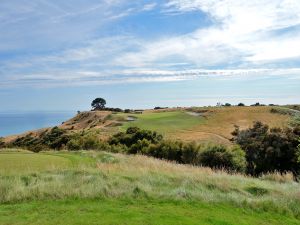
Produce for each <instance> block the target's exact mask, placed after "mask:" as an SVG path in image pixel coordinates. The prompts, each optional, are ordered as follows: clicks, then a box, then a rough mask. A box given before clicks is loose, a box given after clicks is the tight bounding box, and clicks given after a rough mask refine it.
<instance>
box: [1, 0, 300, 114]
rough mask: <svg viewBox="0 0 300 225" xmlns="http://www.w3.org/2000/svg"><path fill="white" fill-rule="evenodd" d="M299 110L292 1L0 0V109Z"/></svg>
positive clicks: (296, 14) (298, 49) (298, 16)
mask: <svg viewBox="0 0 300 225" xmlns="http://www.w3.org/2000/svg"><path fill="white" fill-rule="evenodd" d="M96 97H103V98H105V99H106V100H107V103H108V106H110V107H121V108H153V107H155V106H169V107H172V106H202V105H216V103H217V102H221V103H226V102H229V103H232V104H237V103H239V102H244V103H246V104H253V103H256V102H261V103H264V104H269V103H273V104H293V103H300V101H299V100H300V1H299V0H251V1H249V0H165V1H163V0H153V1H150V0H137V1H128V0H64V1H61V0H31V1H27V0H1V1H0V111H10V110H14V111H35V110H54V111H55V110H56V111H57V110H87V109H89V108H90V103H91V101H92V100H93V99H94V98H96Z"/></svg>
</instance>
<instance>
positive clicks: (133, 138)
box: [108, 127, 163, 148]
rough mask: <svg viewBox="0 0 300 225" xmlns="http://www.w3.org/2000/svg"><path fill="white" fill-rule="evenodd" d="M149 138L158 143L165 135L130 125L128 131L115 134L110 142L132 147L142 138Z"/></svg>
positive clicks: (148, 139)
mask: <svg viewBox="0 0 300 225" xmlns="http://www.w3.org/2000/svg"><path fill="white" fill-rule="evenodd" d="M143 139H145V140H147V141H149V142H150V143H152V144H156V143H158V142H160V141H161V140H162V139H163V137H162V135H160V134H157V133H156V132H153V131H149V130H141V129H139V128H137V127H129V128H128V129H127V131H126V133H124V132H119V133H117V134H115V135H113V136H112V137H111V138H110V139H109V141H108V143H109V144H110V145H118V144H122V145H126V146H127V147H128V148H130V147H131V146H132V145H134V144H136V143H138V141H139V140H140V141H141V140H143Z"/></svg>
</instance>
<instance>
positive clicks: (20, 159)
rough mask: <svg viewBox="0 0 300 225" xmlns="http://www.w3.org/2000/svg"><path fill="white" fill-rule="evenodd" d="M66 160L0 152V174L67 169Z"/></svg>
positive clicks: (49, 156)
mask: <svg viewBox="0 0 300 225" xmlns="http://www.w3.org/2000/svg"><path fill="white" fill-rule="evenodd" d="M70 165H71V161H70V160H69V159H68V158H64V157H60V156H57V155H48V154H34V153H29V152H23V153H22V152H0V174H1V175H7V174H20V173H31V172H38V171H46V170H56V169H62V168H67V167H69V166H70Z"/></svg>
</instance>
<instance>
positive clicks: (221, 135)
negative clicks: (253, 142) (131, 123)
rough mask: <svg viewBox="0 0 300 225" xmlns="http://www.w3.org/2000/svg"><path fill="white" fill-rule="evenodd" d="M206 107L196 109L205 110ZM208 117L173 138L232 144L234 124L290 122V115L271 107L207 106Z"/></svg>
mask: <svg viewBox="0 0 300 225" xmlns="http://www.w3.org/2000/svg"><path fill="white" fill-rule="evenodd" d="M203 109H204V108H199V109H197V108H196V109H194V110H203ZM205 110H208V112H207V113H205V114H206V116H207V119H206V121H205V122H204V123H203V124H200V125H197V126H195V127H193V128H191V129H189V130H183V131H179V132H178V133H177V134H176V135H174V136H172V137H171V138H178V139H182V140H187V141H198V142H214V143H219V144H230V142H229V139H231V138H232V136H231V132H232V131H233V130H234V125H237V126H239V127H240V128H241V129H246V128H248V127H250V126H251V125H252V124H253V122H254V121H261V122H263V123H266V124H268V125H269V126H270V127H283V126H285V125H286V124H288V121H289V118H290V117H289V116H288V115H280V114H275V113H271V112H270V110H271V107H267V106H265V107H263V106H259V107H222V108H217V107H213V108H205Z"/></svg>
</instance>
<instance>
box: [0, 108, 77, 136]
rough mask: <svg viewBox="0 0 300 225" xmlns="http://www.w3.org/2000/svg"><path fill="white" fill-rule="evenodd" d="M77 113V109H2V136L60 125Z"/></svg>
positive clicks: (0, 130)
mask: <svg viewBox="0 0 300 225" xmlns="http://www.w3.org/2000/svg"><path fill="white" fill-rule="evenodd" d="M74 115H76V112H75V111H59V110H57V111H52V110H51V111H50V110H49V111H45V110H39V111H13V110H9V111H0V137H5V136H10V135H15V134H20V133H24V132H27V131H31V130H36V129H41V128H47V127H52V126H58V125H60V124H61V123H62V122H65V121H66V120H68V119H70V118H71V117H73V116H74Z"/></svg>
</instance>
